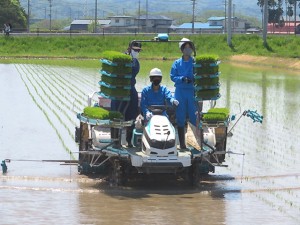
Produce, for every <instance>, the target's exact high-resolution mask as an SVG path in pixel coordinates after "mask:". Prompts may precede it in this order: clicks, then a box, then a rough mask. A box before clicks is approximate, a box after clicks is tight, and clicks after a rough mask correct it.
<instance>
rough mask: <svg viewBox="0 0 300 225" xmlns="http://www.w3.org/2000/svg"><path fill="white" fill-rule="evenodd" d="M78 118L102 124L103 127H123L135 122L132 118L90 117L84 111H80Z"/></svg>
mask: <svg viewBox="0 0 300 225" xmlns="http://www.w3.org/2000/svg"><path fill="white" fill-rule="evenodd" d="M77 118H78V119H79V120H80V121H81V122H83V123H87V124H91V125H97V126H102V127H114V128H123V127H130V126H132V124H133V121H132V120H129V121H122V120H119V121H114V120H110V119H107V120H100V119H94V118H89V117H88V116H86V115H84V114H83V113H78V114H77Z"/></svg>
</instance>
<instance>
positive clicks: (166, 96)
mask: <svg viewBox="0 0 300 225" xmlns="http://www.w3.org/2000/svg"><path fill="white" fill-rule="evenodd" d="M149 78H150V82H151V84H150V85H149V86H146V87H144V88H143V90H142V98H141V110H142V113H143V116H144V117H145V118H146V121H148V120H150V118H151V117H152V113H151V112H150V111H149V109H148V107H149V106H151V105H165V104H166V103H169V104H173V105H176V106H178V105H179V102H178V101H177V100H176V99H175V98H174V97H173V95H172V93H171V92H170V91H169V89H168V88H167V87H166V86H163V85H160V83H161V80H162V72H161V70H160V69H158V68H153V69H152V70H151V71H150V73H149ZM164 115H165V116H167V114H166V112H164Z"/></svg>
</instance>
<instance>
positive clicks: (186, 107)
mask: <svg viewBox="0 0 300 225" xmlns="http://www.w3.org/2000/svg"><path fill="white" fill-rule="evenodd" d="M179 49H180V50H181V52H182V57H181V58H179V59H177V60H175V61H174V63H173V65H172V68H171V72H170V78H171V80H172V81H173V82H174V83H175V98H176V99H177V100H178V101H179V102H180V105H178V107H177V108H176V122H177V130H178V137H179V142H180V148H181V149H185V148H186V144H185V123H186V119H187V118H189V121H190V123H192V124H193V125H196V105H195V101H194V72H193V71H194V67H193V63H194V58H193V57H192V53H193V52H195V47H194V44H193V43H192V42H191V41H190V40H189V39H187V38H182V39H181V41H180V42H179Z"/></svg>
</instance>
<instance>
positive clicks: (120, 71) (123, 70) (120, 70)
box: [102, 63, 132, 76]
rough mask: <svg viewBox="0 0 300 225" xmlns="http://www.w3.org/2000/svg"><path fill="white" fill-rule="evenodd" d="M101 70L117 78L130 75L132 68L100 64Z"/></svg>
mask: <svg viewBox="0 0 300 225" xmlns="http://www.w3.org/2000/svg"><path fill="white" fill-rule="evenodd" d="M102 70H104V71H106V72H107V73H110V74H114V75H117V76H125V75H131V74H132V68H131V67H130V66H125V65H118V66H112V65H108V64H106V63H102Z"/></svg>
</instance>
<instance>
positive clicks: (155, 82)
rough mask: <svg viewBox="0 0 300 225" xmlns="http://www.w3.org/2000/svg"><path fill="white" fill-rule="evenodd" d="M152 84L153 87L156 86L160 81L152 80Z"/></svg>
mask: <svg viewBox="0 0 300 225" xmlns="http://www.w3.org/2000/svg"><path fill="white" fill-rule="evenodd" d="M152 84H153V85H154V86H158V85H159V84H160V80H154V81H152Z"/></svg>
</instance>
